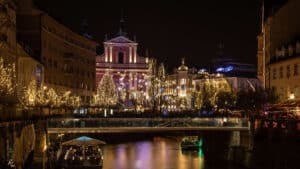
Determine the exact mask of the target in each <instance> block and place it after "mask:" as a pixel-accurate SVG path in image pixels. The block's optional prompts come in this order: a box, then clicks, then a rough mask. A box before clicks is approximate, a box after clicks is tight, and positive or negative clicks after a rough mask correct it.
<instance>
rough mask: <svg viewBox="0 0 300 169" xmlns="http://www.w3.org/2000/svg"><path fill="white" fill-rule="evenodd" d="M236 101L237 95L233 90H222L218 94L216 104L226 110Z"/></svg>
mask: <svg viewBox="0 0 300 169" xmlns="http://www.w3.org/2000/svg"><path fill="white" fill-rule="evenodd" d="M235 103H236V95H235V94H234V93H233V92H231V91H220V92H218V93H217V96H216V105H217V106H218V108H221V109H225V111H226V110H227V109H229V108H231V107H233V106H234V105H235Z"/></svg>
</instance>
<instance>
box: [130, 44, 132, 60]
mask: <svg viewBox="0 0 300 169" xmlns="http://www.w3.org/2000/svg"><path fill="white" fill-rule="evenodd" d="M129 63H132V47H131V46H130V47H129Z"/></svg>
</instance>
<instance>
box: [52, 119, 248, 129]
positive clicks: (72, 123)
mask: <svg viewBox="0 0 300 169" xmlns="http://www.w3.org/2000/svg"><path fill="white" fill-rule="evenodd" d="M110 127H120V128H121V127H148V128H149V127H153V128H155V127H156V128H157V127H249V122H248V119H246V118H76V119H75V118H66V119H48V128H110Z"/></svg>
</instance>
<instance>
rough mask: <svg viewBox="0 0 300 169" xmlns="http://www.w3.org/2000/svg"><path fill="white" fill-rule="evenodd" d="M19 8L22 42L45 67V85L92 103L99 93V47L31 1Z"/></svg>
mask: <svg viewBox="0 0 300 169" xmlns="http://www.w3.org/2000/svg"><path fill="white" fill-rule="evenodd" d="M18 7H19V8H18V12H17V23H18V24H17V36H18V40H19V41H20V42H21V43H23V44H25V45H26V46H29V47H30V48H31V49H32V51H33V57H34V58H35V59H36V60H37V61H40V62H41V63H42V64H43V65H44V66H45V85H46V86H47V87H51V88H54V89H55V90H56V91H57V92H58V93H62V92H65V91H71V92H72V94H73V95H77V96H80V97H81V99H82V101H83V102H85V103H89V101H90V100H91V98H92V95H93V94H94V91H95V84H96V82H95V76H96V74H95V64H96V47H97V46H98V44H97V43H96V42H95V41H93V40H91V39H89V38H87V37H84V36H81V35H79V34H77V33H75V32H73V31H72V30H70V29H69V28H67V27H66V26H64V25H62V24H60V23H59V22H57V21H56V20H54V19H53V18H52V17H50V16H49V15H47V14H46V13H45V12H43V11H40V10H38V9H35V8H33V7H32V2H30V1H28V0H20V1H19V2H18Z"/></svg>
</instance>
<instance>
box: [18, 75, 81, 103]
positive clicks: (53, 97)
mask: <svg viewBox="0 0 300 169" xmlns="http://www.w3.org/2000/svg"><path fill="white" fill-rule="evenodd" d="M20 102H21V104H22V105H23V106H24V108H28V107H78V106H79V105H80V103H81V101H80V98H79V97H78V96H71V91H66V92H63V94H62V95H59V94H57V92H56V91H55V90H54V89H53V88H48V87H46V86H42V87H40V88H39V87H37V85H36V80H34V79H33V80H31V81H30V83H29V85H28V86H27V87H26V88H25V90H24V94H23V96H22V97H21V100H20Z"/></svg>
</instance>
